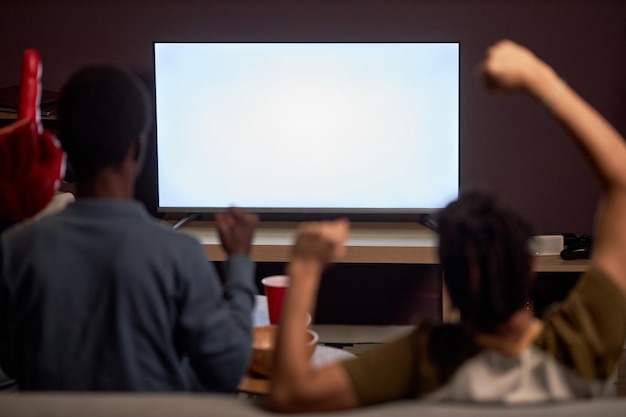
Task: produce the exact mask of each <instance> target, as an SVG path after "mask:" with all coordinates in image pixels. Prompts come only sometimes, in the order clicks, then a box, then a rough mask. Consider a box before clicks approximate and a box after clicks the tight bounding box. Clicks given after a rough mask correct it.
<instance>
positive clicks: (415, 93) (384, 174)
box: [154, 42, 459, 220]
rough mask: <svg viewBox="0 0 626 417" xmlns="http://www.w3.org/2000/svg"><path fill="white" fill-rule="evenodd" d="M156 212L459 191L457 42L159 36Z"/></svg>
mask: <svg viewBox="0 0 626 417" xmlns="http://www.w3.org/2000/svg"><path fill="white" fill-rule="evenodd" d="M154 71H155V81H156V123H157V166H158V210H159V211H161V212H181V213H205V212H215V211H220V210H223V209H224V208H225V207H228V206H231V205H234V206H239V207H244V208H247V209H250V210H251V211H254V212H257V213H268V214H274V215H278V216H279V217H280V216H283V215H284V216H287V217H288V216H289V215H293V214H296V215H305V217H306V215H315V214H320V213H322V214H324V213H325V214H331V215H347V216H348V217H351V216H354V215H359V214H364V215H370V217H371V216H372V215H373V217H374V218H377V219H381V220H386V219H393V218H394V215H407V214H421V213H432V212H434V211H436V210H437V209H440V208H442V207H444V206H445V205H446V204H447V203H448V202H449V201H451V200H452V199H454V198H456V197H457V194H458V187H459V43H300V42H298V43H213V42H211V43H178V42H176V43H174V42H155V43H154Z"/></svg>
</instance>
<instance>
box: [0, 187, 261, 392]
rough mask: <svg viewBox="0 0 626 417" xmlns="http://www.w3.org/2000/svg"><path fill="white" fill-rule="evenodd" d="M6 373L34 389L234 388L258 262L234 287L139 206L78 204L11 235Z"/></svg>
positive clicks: (245, 268) (234, 265)
mask: <svg viewBox="0 0 626 417" xmlns="http://www.w3.org/2000/svg"><path fill="white" fill-rule="evenodd" d="M1 239H2V240H1V245H2V246H1V248H0V249H1V252H0V262H1V265H0V366H2V368H3V369H4V370H5V371H6V373H7V374H9V375H10V376H13V377H14V378H16V379H17V381H18V384H19V386H20V388H21V389H28V390H115V391H119V390H139V391H172V390H189V389H191V388H192V384H193V382H192V381H193V378H191V376H190V372H189V369H188V367H187V366H186V365H185V363H186V360H187V359H188V361H189V364H190V365H191V368H192V369H193V371H194V372H195V375H196V376H197V378H198V379H199V381H200V382H201V383H202V385H203V386H204V388H206V389H207V390H211V391H232V390H235V389H236V386H237V384H238V383H239V380H240V378H241V377H242V375H243V374H244V373H245V371H246V368H247V364H248V361H249V358H250V354H251V345H252V331H251V327H252V323H251V312H252V309H253V306H254V294H255V292H256V287H255V284H254V278H253V276H254V264H253V263H252V262H251V260H250V259H249V258H248V257H246V256H242V255H235V256H231V257H230V258H229V259H228V261H227V262H226V264H225V270H224V271H223V275H224V277H223V278H224V283H223V284H222V282H221V281H220V278H219V276H218V274H217V272H216V270H215V268H214V266H213V264H212V263H211V262H208V261H207V258H206V254H205V253H204V251H203V249H202V247H201V246H200V244H199V243H198V242H197V241H196V240H195V239H194V238H192V237H190V236H187V235H184V234H181V233H176V232H173V231H171V230H170V229H168V228H166V227H164V226H162V225H160V224H159V223H158V222H157V221H156V220H154V219H153V218H151V217H150V215H149V214H148V213H147V212H146V211H145V209H144V208H143V207H142V206H141V205H140V204H139V203H137V202H134V201H122V200H103V199H79V200H77V201H76V202H75V203H73V204H70V205H69V206H68V207H67V208H66V209H65V210H64V211H62V212H59V213H57V214H54V215H51V216H48V217H45V218H42V219H40V220H38V221H36V222H32V223H30V224H26V225H23V226H18V227H16V228H13V229H11V230H9V231H7V232H5V233H4V234H2V238H1Z"/></svg>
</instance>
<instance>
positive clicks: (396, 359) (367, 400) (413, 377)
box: [343, 326, 435, 405]
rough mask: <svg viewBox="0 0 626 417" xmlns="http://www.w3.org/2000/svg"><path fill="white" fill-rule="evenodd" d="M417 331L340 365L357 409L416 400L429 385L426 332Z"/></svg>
mask: <svg viewBox="0 0 626 417" xmlns="http://www.w3.org/2000/svg"><path fill="white" fill-rule="evenodd" d="M421 327H422V328H421V329H420V328H419V327H418V328H417V329H416V330H415V331H414V332H412V333H411V334H410V335H407V336H405V337H403V338H401V339H398V340H396V341H395V342H391V343H388V344H384V345H382V346H381V347H379V348H377V349H375V350H372V351H369V352H366V353H364V354H363V355H361V356H359V357H358V358H356V359H352V360H350V361H347V362H344V363H343V366H344V369H345V370H346V372H347V374H348V377H349V379H350V381H351V383H352V386H353V388H354V391H355V393H356V395H357V398H358V399H359V402H360V404H361V405H370V404H377V403H381V402H385V401H391V400H394V399H399V398H407V397H413V396H419V395H420V392H419V391H420V387H426V386H429V385H432V384H430V383H429V381H433V380H434V379H435V374H434V372H435V371H434V369H433V368H432V366H431V365H430V363H429V361H428V360H427V358H428V355H427V345H428V334H429V333H430V329H426V328H424V327H428V326H421Z"/></svg>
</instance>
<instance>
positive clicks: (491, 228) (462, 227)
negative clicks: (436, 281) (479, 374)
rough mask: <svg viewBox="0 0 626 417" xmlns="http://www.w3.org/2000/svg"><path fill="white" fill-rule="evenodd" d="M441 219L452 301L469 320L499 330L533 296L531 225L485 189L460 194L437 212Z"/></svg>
mask: <svg viewBox="0 0 626 417" xmlns="http://www.w3.org/2000/svg"><path fill="white" fill-rule="evenodd" d="M437 222H438V226H439V256H440V260H441V265H442V268H443V272H444V279H445V282H446V285H447V287H448V291H449V294H450V298H451V300H452V303H453V304H454V306H455V307H457V308H458V309H459V310H460V312H461V318H462V320H463V321H464V322H465V323H466V324H470V325H472V327H473V328H475V329H476V330H479V331H491V330H494V329H495V327H496V326H497V325H498V324H500V323H503V322H505V321H506V320H507V319H508V318H509V317H511V315H512V314H513V313H515V312H516V311H518V310H519V309H520V308H522V307H523V306H524V305H525V303H526V302H527V301H528V299H529V298H530V294H531V290H532V288H531V287H532V280H531V264H530V262H531V261H530V258H531V255H530V252H529V246H528V245H529V239H530V237H531V236H532V229H531V227H530V225H529V224H528V223H527V222H526V221H524V220H523V219H522V218H521V217H520V216H519V215H518V214H517V213H515V212H514V211H512V210H510V209H509V208H507V207H504V206H503V205H501V204H500V202H499V201H498V200H497V199H496V198H495V197H494V196H493V195H491V194H488V193H485V192H482V191H471V192H468V193H466V194H463V195H461V196H460V197H459V199H458V200H457V201H454V202H452V203H450V204H449V205H448V206H447V207H446V208H444V209H443V210H441V212H439V213H438V216H437Z"/></svg>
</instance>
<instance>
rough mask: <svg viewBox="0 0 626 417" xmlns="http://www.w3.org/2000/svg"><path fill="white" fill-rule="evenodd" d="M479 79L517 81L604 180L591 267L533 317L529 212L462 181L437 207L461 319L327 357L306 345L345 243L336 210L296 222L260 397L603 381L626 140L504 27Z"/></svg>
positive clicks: (442, 394) (275, 403)
mask: <svg viewBox="0 0 626 417" xmlns="http://www.w3.org/2000/svg"><path fill="white" fill-rule="evenodd" d="M482 70H483V74H484V77H485V80H486V81H487V85H488V87H490V88H492V89H495V90H497V91H501V92H514V91H525V92H526V93H528V94H530V95H531V96H532V97H534V98H535V99H537V100H539V101H542V102H544V103H546V107H547V109H548V111H549V112H550V113H551V114H552V116H553V117H554V118H555V119H556V120H558V121H559V122H561V123H562V124H563V125H564V126H565V128H566V129H567V130H568V131H569V132H570V133H571V134H572V137H573V139H574V141H575V143H576V144H577V145H578V146H579V147H580V149H582V151H583V152H584V154H585V156H586V157H587V159H588V161H589V162H590V164H591V166H592V167H593V168H594V169H595V172H596V173H597V175H598V177H599V179H600V181H601V182H602V185H603V198H602V202H601V205H600V212H599V217H598V223H597V225H596V235H595V242H594V251H593V254H592V259H591V268H590V269H589V271H587V272H586V273H584V274H583V275H582V276H581V278H580V280H579V281H578V283H577V285H576V287H575V288H574V289H573V290H572V291H571V292H570V294H569V295H568V297H567V298H566V299H565V300H564V301H562V302H561V303H559V304H558V305H556V306H554V307H553V308H552V309H551V310H550V311H549V312H548V313H547V314H546V315H545V316H544V318H543V320H539V319H537V318H535V317H534V314H533V312H532V311H531V310H529V309H528V308H527V306H526V302H527V300H528V299H529V297H530V295H531V294H530V292H531V285H532V275H533V272H532V271H533V265H532V263H533V258H532V255H531V254H530V251H529V238H530V237H531V236H532V231H531V228H530V226H529V225H528V224H527V223H526V222H525V221H524V220H523V219H522V218H521V217H520V216H519V215H517V214H516V213H515V212H514V211H513V210H511V209H510V208H508V207H506V206H505V205H503V204H502V203H500V202H499V201H498V200H497V199H496V198H495V197H493V196H491V195H488V194H484V193H480V192H469V193H463V194H462V195H461V196H460V197H459V199H458V200H457V201H454V202H452V203H450V204H449V205H448V206H447V207H446V208H444V209H443V210H442V211H441V212H440V213H439V215H438V225H439V232H440V239H439V256H440V261H441V265H442V269H443V274H444V279H445V283H446V285H447V288H448V290H449V293H450V297H451V300H452V302H453V304H454V305H455V306H456V307H457V308H458V309H459V311H460V314H461V322H460V323H459V324H444V325H433V324H429V323H426V322H422V323H420V324H418V325H417V326H416V329H415V330H414V331H413V332H412V333H411V334H410V335H408V336H406V337H404V338H401V339H400V340H397V341H395V342H391V343H389V344H386V345H384V346H383V347H381V348H378V349H376V350H373V351H370V352H367V353H365V354H363V355H361V356H359V357H357V358H355V359H352V360H349V361H346V362H342V363H335V364H331V365H329V366H326V367H323V368H314V367H312V365H311V363H310V361H309V360H308V357H307V355H306V349H305V343H306V339H305V337H304V336H303V334H304V329H303V326H302V323H304V322H305V317H306V314H307V313H310V314H312V311H313V309H314V305H315V294H316V292H317V289H318V285H319V282H320V277H321V275H322V272H323V269H324V267H325V266H326V265H327V264H328V263H329V262H332V261H333V260H335V259H337V258H339V257H341V256H342V255H343V253H344V252H345V246H344V244H345V241H346V239H347V237H348V233H349V222H348V221H347V220H345V219H343V220H342V219H340V220H335V221H329V222H318V223H305V224H303V225H302V226H301V228H300V229H299V232H298V235H297V237H296V243H295V246H294V249H293V254H292V259H291V261H290V263H289V264H288V266H287V274H288V275H290V276H291V284H290V288H289V290H288V292H287V294H286V298H285V304H284V306H283V313H282V317H281V323H280V326H279V333H278V339H277V348H276V355H275V360H274V368H273V373H272V379H271V387H272V389H271V393H270V397H269V406H270V407H271V408H273V409H275V410H279V411H285V412H299V411H321V410H338V409H348V408H355V407H360V406H366V405H370V404H376V403H381V402H386V401H392V400H395V399H401V398H420V399H422V400H428V401H464V402H467V401H472V402H497V403H505V404H528V403H534V402H541V401H555V400H566V399H572V398H587V397H594V396H601V395H606V394H609V393H611V392H612V390H613V389H614V387H613V386H612V385H613V384H612V383H611V381H610V376H611V374H612V373H613V371H614V369H615V367H616V365H617V362H618V358H619V355H620V353H621V350H622V345H623V342H624V338H625V336H626V142H625V141H624V139H623V138H622V136H620V134H619V133H618V132H617V131H616V130H615V129H614V128H613V127H612V126H611V125H610V124H609V123H608V122H607V121H606V120H605V119H604V118H603V117H602V116H601V115H599V114H598V113H597V112H596V111H595V110H594V109H593V108H592V107H591V106H589V104H587V103H586V102H585V101H584V100H583V99H582V98H581V97H579V96H578V95H577V94H576V93H575V92H574V90H572V89H571V88H570V87H569V86H568V85H567V84H565V83H564V82H563V81H562V80H561V79H560V78H559V76H558V75H557V74H556V73H555V71H554V70H553V69H552V68H551V67H549V66H548V65H547V64H546V63H544V62H543V61H541V60H540V59H539V58H537V57H536V56H535V55H534V54H533V53H532V52H531V51H529V50H528V49H526V48H524V47H522V46H520V45H518V44H516V43H513V42H511V41H501V42H499V43H497V44H496V45H494V46H493V47H491V48H490V49H489V50H488V53H487V57H486V59H485V61H484V62H483V64H482Z"/></svg>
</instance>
